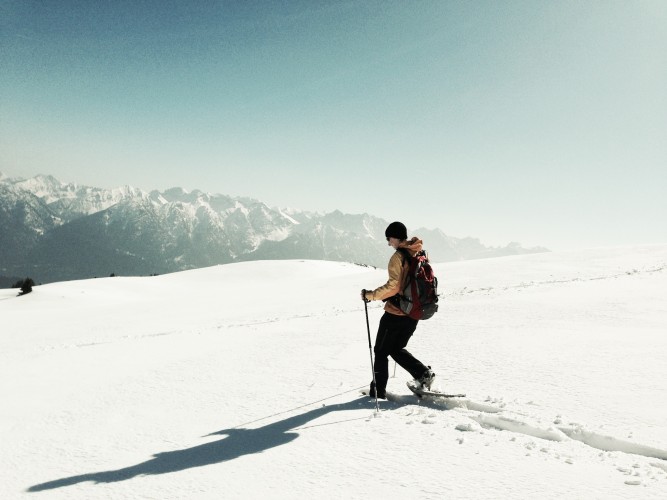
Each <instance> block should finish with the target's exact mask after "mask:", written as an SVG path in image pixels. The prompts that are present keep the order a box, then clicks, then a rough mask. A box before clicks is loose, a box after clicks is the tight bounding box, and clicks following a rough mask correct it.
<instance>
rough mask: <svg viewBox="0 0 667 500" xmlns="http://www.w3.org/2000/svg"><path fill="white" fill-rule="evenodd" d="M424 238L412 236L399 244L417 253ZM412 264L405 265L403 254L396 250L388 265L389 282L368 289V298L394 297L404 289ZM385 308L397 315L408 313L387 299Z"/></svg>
mask: <svg viewBox="0 0 667 500" xmlns="http://www.w3.org/2000/svg"><path fill="white" fill-rule="evenodd" d="M422 246H423V245H422V240H420V239H419V238H412V239H411V240H407V241H403V242H401V244H400V245H399V248H405V249H407V250H408V251H409V252H410V254H411V255H415V254H416V253H417V252H420V251H421V249H422ZM409 267H410V266H407V265H404V263H403V254H401V252H399V251H398V250H396V251H395V252H394V255H392V256H391V259H389V265H388V266H387V272H388V273H389V279H388V280H387V282H386V283H385V284H384V285H382V286H381V287H379V288H376V289H375V290H373V291H370V290H369V291H367V292H366V294H365V296H366V300H384V299H388V298H391V297H393V296H394V295H396V294H397V293H399V292H401V291H402V290H403V286H404V285H403V284H404V283H405V276H406V274H407V273H408V270H409ZM384 310H385V311H386V312H388V313H390V314H395V315H396V316H405V315H406V314H405V313H404V312H403V311H401V310H400V309H399V308H398V307H396V306H395V305H394V304H392V303H391V302H389V301H387V302H385V305H384Z"/></svg>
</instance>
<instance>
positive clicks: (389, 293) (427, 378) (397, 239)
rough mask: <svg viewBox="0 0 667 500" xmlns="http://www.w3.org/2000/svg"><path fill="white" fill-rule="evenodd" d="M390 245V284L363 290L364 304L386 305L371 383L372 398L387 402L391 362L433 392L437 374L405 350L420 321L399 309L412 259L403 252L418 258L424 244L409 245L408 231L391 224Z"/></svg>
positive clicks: (401, 226) (414, 243)
mask: <svg viewBox="0 0 667 500" xmlns="http://www.w3.org/2000/svg"><path fill="white" fill-rule="evenodd" d="M384 234H385V236H386V237H387V242H388V245H389V246H390V247H392V248H393V249H394V250H396V251H395V252H394V254H393V255H392V256H391V258H390V259H389V265H388V266H387V270H388V272H389V280H388V281H387V282H386V283H385V284H384V285H382V286H381V287H379V288H376V289H375V290H362V291H361V298H362V300H364V301H367V302H369V301H371V300H383V301H385V306H384V311H385V312H384V315H383V316H382V319H380V326H379V328H378V333H377V337H376V339H375V348H374V349H373V350H374V352H375V364H374V366H373V370H374V371H375V382H376V383H377V387H375V384H374V383H373V382H371V387H370V396H371V397H378V398H382V399H386V398H387V392H386V389H387V381H388V380H389V360H388V357H389V356H391V357H392V358H394V360H395V361H396V363H398V364H399V365H401V366H402V367H403V368H404V369H405V370H406V371H407V372H408V373H410V375H411V376H412V377H413V378H414V379H415V380H416V381H417V383H418V384H419V385H420V386H421V387H424V388H430V387H431V383H432V382H433V378H434V377H435V373H433V371H432V370H431V367H430V366H426V365H424V364H423V363H422V362H421V361H419V360H418V359H417V358H415V357H414V356H413V355H412V354H410V353H409V352H408V351H407V350H406V349H405V347H406V346H407V345H408V341H409V340H410V337H411V336H412V334H413V333H414V331H415V329H416V328H417V323H418V322H419V320H416V319H413V318H411V317H410V316H408V315H406V314H405V313H404V312H403V311H401V309H400V308H399V307H398V305H397V299H398V296H399V293H400V292H401V291H402V290H403V287H404V284H405V281H406V277H407V273H408V270H409V268H410V263H409V259H408V258H407V256H406V255H405V254H404V252H407V253H409V255H410V256H415V255H416V254H417V253H418V252H420V251H421V249H422V241H421V240H420V239H419V238H412V239H411V240H409V241H408V231H407V229H406V227H405V225H403V224H402V223H401V222H392V223H391V224H389V226H387V229H386V230H385V232H384Z"/></svg>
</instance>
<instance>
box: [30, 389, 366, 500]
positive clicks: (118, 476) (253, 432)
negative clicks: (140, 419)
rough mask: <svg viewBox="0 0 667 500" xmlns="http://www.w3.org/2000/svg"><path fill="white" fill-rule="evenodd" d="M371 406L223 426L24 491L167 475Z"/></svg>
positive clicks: (278, 441)
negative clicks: (190, 443) (139, 457)
mask: <svg viewBox="0 0 667 500" xmlns="http://www.w3.org/2000/svg"><path fill="white" fill-rule="evenodd" d="M373 408H374V402H373V401H372V400H370V399H357V400H353V401H350V402H348V403H344V404H338V405H331V406H322V407H320V408H317V409H314V410H311V411H309V412H306V413H303V414H300V415H296V416H294V417H290V418H287V419H285V420H281V421H279V422H275V423H273V424H268V425H265V426H264V427H259V428H257V429H244V428H241V429H239V428H233V429H225V430H222V431H217V432H213V433H211V434H209V436H215V435H225V436H227V437H226V438H224V439H220V440H218V441H214V442H211V443H206V444H202V445H199V446H194V447H192V448H187V449H184V450H176V451H168V452H164V453H158V454H156V455H154V456H153V458H151V459H150V460H147V461H146V462H143V463H140V464H137V465H133V466H131V467H125V468H124V469H118V470H110V471H103V472H93V473H90V474H82V475H80V476H71V477H65V478H62V479H56V480H55V481H49V482H47V483H42V484H36V485H34V486H31V487H30V488H28V490H27V491H29V492H37V491H44V490H53V489H56V488H62V487H65V486H71V485H74V484H77V483H82V482H85V481H93V482H95V483H115V482H117V481H126V480H128V479H132V478H133V477H136V476H143V475H154V474H168V473H171V472H178V471H182V470H186V469H192V468H195V467H203V466H205V465H212V464H217V463H221V462H226V461H228V460H234V459H235V458H239V457H242V456H244V455H250V454H253V453H261V452H263V451H266V450H268V449H270V448H275V447H276V446H281V445H283V444H287V443H289V442H291V441H293V440H294V439H296V438H297V437H298V436H299V434H298V433H297V432H289V431H290V430H291V429H295V428H298V427H301V426H303V425H305V424H306V423H308V422H310V421H311V420H314V419H316V418H318V417H321V416H322V415H325V414H327V413H330V412H333V411H345V410H355V409H368V410H370V409H373ZM364 418H366V417H364Z"/></svg>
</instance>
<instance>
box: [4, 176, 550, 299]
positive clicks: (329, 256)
mask: <svg viewBox="0 0 667 500" xmlns="http://www.w3.org/2000/svg"><path fill="white" fill-rule="evenodd" d="M387 224H388V221H386V220H383V219H381V218H378V217H375V216H372V215H369V214H356V215H352V214H344V213H342V212H340V211H334V212H331V213H326V214H320V213H313V212H306V211H300V210H294V209H281V208H271V207H269V206H267V205H266V204H265V203H262V202H261V201H259V200H255V199H252V198H245V197H231V196H226V195H222V194H210V193H206V192H203V191H199V190H194V191H186V190H184V189H182V188H172V189H168V190H166V191H151V192H146V191H143V190H140V189H137V188H133V187H130V186H125V187H120V188H115V189H103V188H97V187H90V186H80V185H77V184H73V183H64V182H61V181H59V180H58V179H56V178H54V177H52V176H49V175H38V176H36V177H33V178H30V179H19V178H9V177H6V176H4V175H3V174H2V173H0V286H5V287H6V286H10V283H12V282H14V281H15V280H16V279H18V278H16V277H25V276H30V277H32V278H33V279H34V280H35V282H37V283H48V282H53V281H65V280H72V279H82V278H91V277H96V276H109V275H111V274H115V275H125V276H129V275H133V276H141V275H149V274H164V273H170V272H175V271H183V270H187V269H194V268H199V267H206V266H211V265H216V264H225V263H231V262H238V261H247V260H265V259H316V260H334V261H348V262H356V263H359V264H365V265H371V266H385V265H386V263H387V258H388V252H387V248H386V246H387V243H386V240H385V237H384V230H385V228H386V226H387ZM410 234H414V235H418V236H419V237H420V238H422V239H423V240H424V242H425V246H426V248H427V250H428V251H429V255H430V258H431V260H432V261H433V262H444V261H454V260H467V259H478V258H486V257H498V256H505V255H516V254H523V253H537V252H546V251H548V250H547V249H545V248H541V247H538V248H531V249H525V248H522V247H521V245H519V244H518V243H510V244H509V245H507V246H506V247H488V246H485V245H483V244H482V243H481V242H480V241H479V240H478V239H476V238H456V237H452V236H447V235H446V234H445V233H444V232H442V231H441V230H440V229H425V228H419V229H416V230H412V231H410Z"/></svg>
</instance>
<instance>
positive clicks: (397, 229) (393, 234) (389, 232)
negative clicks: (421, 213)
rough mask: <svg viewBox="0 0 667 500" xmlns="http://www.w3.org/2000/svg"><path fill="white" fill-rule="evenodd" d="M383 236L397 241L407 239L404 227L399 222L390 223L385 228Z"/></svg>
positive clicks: (406, 231)
mask: <svg viewBox="0 0 667 500" xmlns="http://www.w3.org/2000/svg"><path fill="white" fill-rule="evenodd" d="M384 235H385V236H386V237H387V238H398V239H399V240H407V239H408V230H407V229H406V228H405V225H404V224H402V223H400V222H392V223H391V224H389V225H388V226H387V229H385V230H384Z"/></svg>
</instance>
